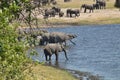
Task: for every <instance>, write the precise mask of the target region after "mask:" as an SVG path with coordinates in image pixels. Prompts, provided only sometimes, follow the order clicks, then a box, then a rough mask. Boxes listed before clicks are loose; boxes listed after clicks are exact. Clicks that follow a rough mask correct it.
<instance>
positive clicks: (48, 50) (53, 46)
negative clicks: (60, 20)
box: [44, 43, 68, 61]
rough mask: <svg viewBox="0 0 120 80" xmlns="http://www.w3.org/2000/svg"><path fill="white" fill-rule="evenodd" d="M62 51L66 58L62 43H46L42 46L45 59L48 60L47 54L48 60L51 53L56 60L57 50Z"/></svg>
mask: <svg viewBox="0 0 120 80" xmlns="http://www.w3.org/2000/svg"><path fill="white" fill-rule="evenodd" d="M62 51H63V52H64V53H65V57H66V59H67V60H68V57H67V54H66V50H65V48H64V46H63V45H61V44H59V43H50V44H47V45H46V46H45V47H44V54H45V59H46V61H48V59H47V57H48V56H49V61H51V56H52V54H55V56H56V61H58V52H62Z"/></svg>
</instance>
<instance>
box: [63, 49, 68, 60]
mask: <svg viewBox="0 0 120 80" xmlns="http://www.w3.org/2000/svg"><path fill="white" fill-rule="evenodd" d="M63 51H64V53H65V58H66V59H67V60H68V57H67V53H66V50H65V49H63Z"/></svg>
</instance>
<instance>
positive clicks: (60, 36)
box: [40, 32, 77, 45]
mask: <svg viewBox="0 0 120 80" xmlns="http://www.w3.org/2000/svg"><path fill="white" fill-rule="evenodd" d="M76 37H77V36H76V35H73V34H66V33H63V32H51V33H44V34H42V35H41V38H40V45H45V44H47V43H60V44H62V43H65V45H66V41H68V40H69V41H71V43H73V44H75V43H74V42H72V39H73V38H76Z"/></svg>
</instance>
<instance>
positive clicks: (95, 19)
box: [38, 8, 120, 28]
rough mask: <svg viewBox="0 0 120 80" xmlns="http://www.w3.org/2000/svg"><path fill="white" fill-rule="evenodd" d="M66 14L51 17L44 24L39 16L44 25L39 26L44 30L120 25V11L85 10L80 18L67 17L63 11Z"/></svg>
mask: <svg viewBox="0 0 120 80" xmlns="http://www.w3.org/2000/svg"><path fill="white" fill-rule="evenodd" d="M62 11H63V12H64V16H63V17H59V16H58V15H56V16H55V17H50V18H48V19H46V20H45V21H46V22H47V24H46V23H45V22H44V20H42V19H43V16H42V15H39V16H38V19H40V20H42V21H43V23H42V24H39V26H41V27H42V28H48V27H60V26H59V25H61V27H64V25H87V24H119V23H120V11H119V9H115V8H114V9H101V10H94V12H93V13H89V11H87V13H83V11H84V10H82V11H81V12H80V16H79V17H72V18H70V17H66V9H62Z"/></svg>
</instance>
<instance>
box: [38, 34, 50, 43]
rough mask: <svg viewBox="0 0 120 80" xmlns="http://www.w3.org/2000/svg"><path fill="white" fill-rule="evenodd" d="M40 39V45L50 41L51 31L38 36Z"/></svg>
mask: <svg viewBox="0 0 120 80" xmlns="http://www.w3.org/2000/svg"><path fill="white" fill-rule="evenodd" d="M38 39H39V40H40V43H39V45H46V44H48V43H49V39H50V33H43V34H42V35H40V36H38Z"/></svg>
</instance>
